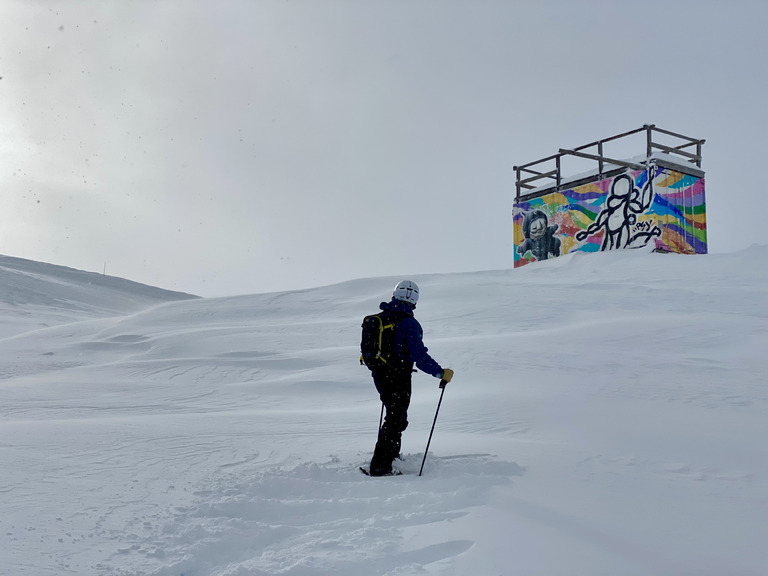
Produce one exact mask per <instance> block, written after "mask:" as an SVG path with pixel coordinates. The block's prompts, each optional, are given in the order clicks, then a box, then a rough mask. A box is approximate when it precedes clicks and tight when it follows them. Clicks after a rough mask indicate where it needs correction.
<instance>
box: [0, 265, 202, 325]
mask: <svg viewBox="0 0 768 576" xmlns="http://www.w3.org/2000/svg"><path fill="white" fill-rule="evenodd" d="M188 298H194V296H191V295H189V294H183V293H181V292H171V291H169V290H161V289H160V288H154V287H152V286H146V285H144V284H138V283H136V282H131V281H129V280H124V279H122V278H115V277H113V276H104V275H102V274H95V273H93V272H83V271H81V270H74V269H72V268H66V267H64V266H56V265H53V264H44V263H42V262H34V261H32V260H24V259H22V258H12V257H9V256H0V317H1V318H2V321H1V322H0V337H6V336H11V335H13V334H18V333H21V332H25V331H27V330H31V329H35V328H39V327H45V326H50V325H53V324H59V323H62V322H72V321H73V320H75V319H86V318H97V317H103V316H115V315H118V314H127V313H132V312H137V311H139V310H143V309H145V308H147V307H149V306H152V305H156V304H162V303H165V302H171V301H173V300H184V299H188Z"/></svg>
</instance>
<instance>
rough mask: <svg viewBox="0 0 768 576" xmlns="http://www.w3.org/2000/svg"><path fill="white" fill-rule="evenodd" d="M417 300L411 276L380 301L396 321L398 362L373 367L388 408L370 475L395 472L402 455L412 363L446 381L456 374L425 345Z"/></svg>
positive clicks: (416, 292)
mask: <svg viewBox="0 0 768 576" xmlns="http://www.w3.org/2000/svg"><path fill="white" fill-rule="evenodd" d="M418 300H419V287H418V286H417V285H416V283H415V282H412V281H411V280H403V281H402V282H399V283H398V284H397V286H395V290H394V292H393V293H392V300H391V301H389V302H382V303H381V304H380V305H379V308H380V309H381V310H383V311H384V312H386V313H387V315H388V316H391V317H392V319H393V320H394V321H395V322H397V326H396V328H395V334H394V340H395V342H394V344H395V355H396V357H397V362H389V363H387V364H386V365H384V366H381V367H378V368H374V369H372V370H371V375H372V376H373V383H374V385H375V386H376V390H377V391H378V393H379V397H380V398H381V401H382V403H383V404H384V408H385V409H386V415H385V417H384V424H383V425H382V426H381V428H380V429H379V437H378V440H377V441H376V448H375V449H374V451H373V457H372V458H371V467H370V474H371V476H388V475H391V474H393V470H392V462H393V461H394V460H395V458H397V457H398V456H399V455H400V442H401V438H402V434H403V430H405V429H406V427H407V426H408V406H409V404H410V403H411V374H412V373H413V372H414V370H413V365H414V364H415V365H416V367H417V368H418V369H419V370H421V371H422V372H426V373H427V374H430V375H432V376H434V377H435V378H440V379H441V380H445V381H446V382H450V381H451V378H453V370H451V369H450V368H442V367H441V366H440V364H438V363H437V362H436V361H435V360H434V359H433V358H432V357H431V356H430V355H429V353H428V352H427V347H426V346H424V342H423V341H422V339H423V337H424V331H423V330H422V328H421V324H419V321H418V320H416V318H414V317H413V311H414V309H415V308H416V302H418Z"/></svg>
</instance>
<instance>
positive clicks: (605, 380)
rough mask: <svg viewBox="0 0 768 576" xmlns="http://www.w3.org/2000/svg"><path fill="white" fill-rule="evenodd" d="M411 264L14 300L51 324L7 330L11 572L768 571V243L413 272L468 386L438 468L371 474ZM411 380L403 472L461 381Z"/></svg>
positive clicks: (2, 559) (3, 395)
mask: <svg viewBox="0 0 768 576" xmlns="http://www.w3.org/2000/svg"><path fill="white" fill-rule="evenodd" d="M3 267H4V268H0V270H7V269H8V266H7V265H6V264H3ZM53 276H55V274H53ZM7 277H8V276H7V275H4V276H3V277H2V278H0V282H3V283H4V282H6V278H7ZM83 278H86V277H83ZM88 278H90V277H88ZM398 279H399V278H380V279H367V280H358V281H353V282H347V283H344V284H339V285H335V286H328V287H324V288H317V289H313V290H306V291H298V292H289V293H279V294H264V295H254V296H241V297H235V298H218V299H193V300H181V301H176V302H170V303H167V304H163V305H160V306H157V305H156V304H157V302H156V301H155V300H153V301H152V302H145V303H146V306H145V307H144V304H143V303H142V305H138V304H137V306H136V307H135V308H133V309H131V310H128V308H129V307H128V306H127V305H126V302H127V301H130V300H131V298H133V297H135V298H136V299H137V302H139V301H141V300H142V299H143V298H146V297H147V293H146V292H144V288H141V289H138V288H137V290H138V292H135V293H134V292H133V291H132V288H126V290H125V291H124V292H120V293H119V294H118V293H114V292H110V287H108V286H103V287H100V286H98V285H95V283H93V282H92V279H90V280H88V281H83V282H82V283H81V282H80V281H79V280H77V279H72V278H69V279H67V280H66V281H64V280H63V279H61V281H52V282H47V283H46V284H45V285H44V286H43V287H42V288H40V289H39V293H38V294H36V295H35V297H34V301H33V302H27V303H23V302H21V301H20V300H19V298H18V297H16V296H13V294H16V293H14V292H11V291H8V292H2V294H3V295H4V296H2V297H1V298H0V302H2V304H0V305H2V306H5V307H6V309H10V307H11V306H14V309H16V310H20V311H26V312H27V313H28V315H29V320H28V324H27V326H28V327H29V326H32V325H33V324H35V323H37V325H36V327H37V328H38V329H36V330H28V331H21V330H19V329H18V324H15V326H16V327H15V328H13V329H12V330H11V331H10V332H11V333H14V334H15V335H14V336H13V337H9V338H5V339H2V340H0V362H1V363H2V364H0V366H2V368H0V377H1V378H2V380H0V494H2V500H1V501H0V539H1V540H2V542H1V543H0V574H8V575H11V574H13V575H21V574H29V575H35V576H38V575H53V574H66V573H71V574H116V575H118V574H119V575H144V574H156V575H181V574H184V575H185V576H190V575H198V576H200V575H214V574H215V575H246V574H247V575H257V574H289V575H302V576H306V575H318V576H319V575H326V574H338V575H342V576H353V575H354V576H359V575H360V574H388V575H392V576H395V575H397V576H403V575H406V574H446V575H448V574H451V575H456V574H458V575H468V576H476V575H485V574H504V575H507V574H525V575H528V574H539V575H550V574H551V575H560V574H567V575H575V574H584V575H600V574H605V575H617V574H621V575H623V576H629V575H634V574H637V575H640V574H644V575H645V574H676V575H677V574H690V575H694V574H695V575H703V574H712V575H722V574H740V575H748V574H755V575H757V574H763V573H764V572H765V567H766V566H768V552H766V547H765V546H764V544H765V542H766V540H767V539H768V524H767V523H766V505H767V503H768V490H767V489H766V487H767V486H768V483H767V479H768V458H767V456H768V448H766V443H765V438H766V437H767V436H766V433H767V432H768V419H767V418H766V409H767V408H768V390H767V389H766V383H765V372H766V370H765V365H766V364H765V359H764V356H765V351H766V350H767V349H768V303H767V302H766V287H768V247H765V246H756V247H753V248H752V249H750V250H747V251H744V252H741V253H738V254H729V255H708V256H696V257H690V256H680V255H659V254H648V253H643V252H617V253H606V254H593V255H584V254H576V255H573V256H568V257H563V258H558V259H556V260H553V261H550V262H544V263H539V264H537V265H534V266H528V267H525V268H522V269H519V270H515V271H511V270H510V271H494V272H484V273H474V274H456V275H432V276H423V277H416V278H414V279H415V280H416V281H417V282H419V284H420V286H421V302H420V304H419V307H418V309H417V317H418V318H419V319H420V320H421V322H422V324H423V325H424V327H425V341H426V343H427V345H428V346H429V348H430V352H431V353H433V355H434V356H435V358H436V359H437V360H438V361H439V362H441V363H442V364H443V365H445V366H450V367H452V368H454V369H455V370H456V377H455V380H454V382H452V383H451V384H449V386H448V387H447V388H446V392H445V396H444V399H443V403H442V407H441V410H440V414H439V419H438V421H437V426H436V429H435V435H434V437H433V440H432V445H431V447H430V453H429V455H428V458H427V461H426V467H425V474H424V476H423V477H418V476H416V475H414V474H406V475H403V476H399V477H392V478H367V477H364V476H363V475H361V474H360V473H359V472H358V471H357V467H358V466H359V465H360V464H363V463H365V462H366V461H367V459H368V458H369V457H370V453H371V451H372V449H373V444H374V442H375V435H376V427H377V425H378V419H379V407H380V405H379V403H378V399H377V397H376V395H375V392H374V390H373V387H372V384H371V382H370V378H369V376H368V374H367V371H366V370H365V369H364V368H362V367H360V366H359V364H358V361H357V358H358V354H359V352H358V342H359V331H360V320H361V318H362V316H363V315H364V314H367V313H370V312H372V311H375V310H376V309H377V305H378V303H379V301H381V300H382V299H386V298H387V296H388V293H389V291H390V290H391V288H392V286H393V285H394V283H395V281H396V280H398ZM88 282H91V283H90V284H88ZM73 284H74V285H75V287H74V288H73ZM0 286H2V288H0V290H7V286H4V285H3V284H0ZM81 288H83V289H86V288H87V289H88V291H87V292H84V291H82V290H81ZM72 291H74V292H75V293H77V294H80V295H81V296H82V299H81V300H79V301H78V303H77V305H73V304H72V302H73V296H72V295H71V294H72ZM7 294H11V296H8V295H7ZM11 298H15V300H14V301H13V303H12V302H11V301H10V299H11ZM41 301H44V302H45V304H46V306H47V308H46V311H45V312H40V309H39V308H38V305H39V304H40V302H41ZM57 302H62V304H61V305H60V306H58V305H57ZM83 307H84V308H86V309H88V310H94V309H99V310H101V311H107V310H114V314H106V313H90V312H89V313H88V314H85V316H88V318H85V317H84V314H83V311H82V308H83ZM51 310H55V311H56V315H57V317H58V320H59V321H58V323H57V325H55V326H53V325H52V326H50V327H47V328H46V327H41V326H40V324H42V323H43V322H45V323H50V321H49V318H50V311H51ZM40 314H42V319H40V318H39V315H40ZM6 318H7V317H6V315H5V314H4V315H3V316H2V322H3V323H4V322H6ZM67 319H69V320H70V321H66V320H67ZM15 322H16V319H15V318H11V323H12V324H13V323H15ZM0 329H5V328H4V327H2V326H0ZM414 388H415V392H414V397H413V402H412V408H411V411H410V417H409V420H410V426H409V428H408V429H407V430H406V432H405V434H404V442H403V453H404V461H403V462H402V463H400V464H399V465H400V467H401V468H402V469H403V470H404V471H405V472H416V471H418V468H419V465H420V464H421V459H422V456H423V452H424V447H425V444H426V440H427V436H428V433H429V429H430V426H431V424H432V419H433V417H434V413H435V408H436V406H437V401H438V398H439V389H438V387H437V380H435V379H433V378H430V377H428V376H425V375H423V374H417V375H414Z"/></svg>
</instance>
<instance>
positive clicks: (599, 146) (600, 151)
mask: <svg viewBox="0 0 768 576" xmlns="http://www.w3.org/2000/svg"><path fill="white" fill-rule="evenodd" d="M597 155H598V156H600V160H598V161H597V164H598V167H599V172H600V178H601V179H602V177H603V141H602V140H598V141H597Z"/></svg>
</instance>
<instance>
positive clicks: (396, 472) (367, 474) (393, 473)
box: [360, 466, 403, 476]
mask: <svg viewBox="0 0 768 576" xmlns="http://www.w3.org/2000/svg"><path fill="white" fill-rule="evenodd" d="M360 472H362V473H363V474H365V475H366V476H370V475H371V473H370V472H369V471H368V470H366V469H365V468H363V467H362V466H360ZM402 475H403V473H402V472H400V470H393V471H392V473H390V474H384V475H383V476H402Z"/></svg>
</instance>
